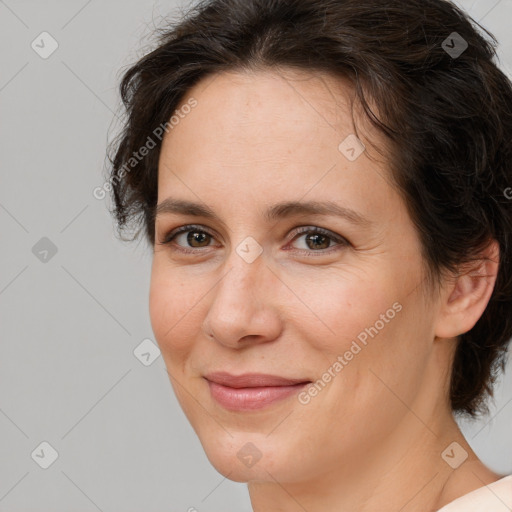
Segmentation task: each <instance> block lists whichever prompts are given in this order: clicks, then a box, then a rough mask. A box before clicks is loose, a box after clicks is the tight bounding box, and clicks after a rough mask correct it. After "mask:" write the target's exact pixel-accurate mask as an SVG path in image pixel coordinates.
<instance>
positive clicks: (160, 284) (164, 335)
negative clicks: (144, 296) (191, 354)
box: [149, 262, 204, 360]
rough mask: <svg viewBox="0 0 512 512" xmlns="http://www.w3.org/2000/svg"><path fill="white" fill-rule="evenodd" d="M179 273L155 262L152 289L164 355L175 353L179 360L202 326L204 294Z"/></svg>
mask: <svg viewBox="0 0 512 512" xmlns="http://www.w3.org/2000/svg"><path fill="white" fill-rule="evenodd" d="M178 274H179V273H177V272H174V271H173V272H171V271H169V270H168V271H164V270H163V269H161V266H160V265H158V264H157V263H156V262H154V263H153V268H152V272H151V281H150V289H149V315H150V320H151V326H152V328H153V333H154V335H155V338H156V341H157V342H158V344H159V346H160V350H161V351H162V353H163V355H164V358H165V357H166V356H167V354H169V353H172V354H173V359H175V360H179V359H180V357H181V356H183V355H185V354H186V353H187V352H188V351H189V350H190V347H191V344H192V340H193V339H194V337H195V336H196V332H197V330H198V328H199V326H200V325H201V324H200V320H199V319H198V318H197V311H198V308H197V306H198V304H197V302H198V300H199V299H200V297H201V295H202V294H198V293H196V292H195V291H194V289H193V288H191V286H190V285H188V284H187V283H186V282H185V281H184V280H182V279H180V278H179V275H178ZM203 293H204V291H203Z"/></svg>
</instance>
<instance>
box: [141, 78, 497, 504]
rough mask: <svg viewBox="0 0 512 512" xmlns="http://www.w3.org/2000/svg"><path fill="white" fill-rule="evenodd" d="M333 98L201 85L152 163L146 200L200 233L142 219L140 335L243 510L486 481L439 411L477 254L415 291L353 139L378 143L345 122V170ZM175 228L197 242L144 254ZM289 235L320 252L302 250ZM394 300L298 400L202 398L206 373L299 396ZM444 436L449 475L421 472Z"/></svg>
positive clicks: (396, 233)
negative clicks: (146, 258) (145, 268)
mask: <svg viewBox="0 0 512 512" xmlns="http://www.w3.org/2000/svg"><path fill="white" fill-rule="evenodd" d="M351 92H352V90H351V88H350V85H349V84H348V83H345V82H344V81H343V80H342V79H339V78H334V77H329V76H321V75H319V74H318V73H315V74H314V75H312V74H308V73H306V72H299V71H292V70H290V69H287V70H285V69H281V70H277V69H274V70H257V71H250V72H249V71H240V72H225V73H222V74H217V75H214V76H213V77H208V78H207V79H203V80H202V81H200V82H199V83H198V84H197V85H196V86H195V87H194V88H193V89H191V90H190V91H189V92H188V94H187V95H186V98H185V99H184V100H183V104H184V103H185V102H186V101H187V100H188V99H189V98H190V97H193V98H195V99H196V100H197V106H196V107H195V108H193V109H192V111H191V112H190V113H189V114H188V115H186V116H185V117H184V118H183V119H181V120H180V122H179V124H177V125H176V126H174V128H173V129H172V130H170V131H169V133H168V134H167V135H166V137H165V138H164V141H163V146H162V150H161V154H160V162H159V175H158V203H161V202H162V201H163V200H164V199H166V198H169V197H172V198H175V199H186V200H189V201H194V202H197V203H200V204H202V205H203V206H204V205H207V206H208V207H209V208H210V209H211V210H213V211H214V212H215V213H216V214H217V216H218V217H219V219H220V220H219V221H218V220H212V219H209V218H206V217H196V216H191V215H189V214H177V213H163V214H161V215H159V216H158V217H157V220H156V243H155V246H154V255H153V266H152V273H151V284H150V317H151V323H152V327H153V331H154V334H155V337H156V340H157V342H158V343H159V346H160V348H161V351H162V356H163V358H164V361H165V364H166V366H167V370H168V373H169V376H170V380H171V383H172V385H173V389H174V391H175V393H176V396H177V398H178V400H179V402H180V404H181V407H182V408H183V411H184V412H185V414H186V416H187V418H188V420H189V421H190V423H191V425H192V427H193V428H194V430H195V432H196V433H197V435H198V437H199V439H200V441H201V443H202V446H203V448H204V450H205V453H206V455H207V457H208V459H209V460H210V462H211V463H212V465H213V466H214V467H215V468H216V469H217V470H218V471H219V472H220V473H221V474H223V475H225V476H226V477H228V478H229V479H231V480H234V481H237V482H248V488H249V493H250V498H251V503H252V506H253V509H254V511H256V512H263V511H266V512H268V511H270V510H272V511H283V512H284V511H286V512H288V511H289V512H292V511H299V510H304V509H305V510H307V511H309V512H314V511H320V510H322V511H323V512H325V511H335V510H336V511H339V510H350V511H351V512H354V511H355V512H359V511H361V512H362V511H375V510H380V511H382V512H385V511H398V510H400V511H401V512H412V511H418V512H419V511H421V512H425V511H428V510H437V509H438V508H440V507H441V506H443V505H445V504H446V503H448V502H450V501H452V500H454V499H455V498H457V497H459V496H461V495H463V494H465V493H467V492H469V491H471V490H474V489H476V488H478V487H481V486H482V485H484V484H488V483H491V482H493V481H495V480H497V479H499V478H500V477H501V476H500V475H497V474H495V473H493V472H492V471H490V470H489V469H488V468H486V467H485V466H484V465H483V464H482V463H481V462H480V461H479V460H478V458H477V457H476V455H475V454H474V452H473V451H472V450H471V448H470V447H469V445H468V444H467V442H466V441H465V439H464V437H463V436H462V434H461V432H460V430H459V429H458V427H457V424H456V423H455V421H454V419H453V415H452V412H451V410H450V405H449V399H448V384H449V374H450V368H451V363H452V359H453V354H454V348H455V342H456V338H455V337H456V336H457V335H458V334H460V333H463V332H466V331H467V330H469V329H470V328H471V327H472V326H473V325H474V324H475V322H476V321H477V319H478V318H479V316H480V315H481V314H482V312H483V311H484V309H485V306H486V304H487V302H488V300H489V297H490V294H491V292H492V288H493V286H494V281H495V276H496V270H497V264H496V261H497V253H496V251H497V249H496V244H492V245H491V246H490V249H489V252H488V253H486V254H485V256H489V257H490V258H491V259H490V260H489V261H482V262H481V263H480V265H478V264H476V266H475V267H474V268H472V269H469V270H468V271H467V272H465V273H462V274H461V275H460V276H459V277H458V278H457V279H446V280H445V281H444V282H443V284H442V286H441V287H440V288H439V290H437V291H436V290H434V289H432V288H431V287H429V285H428V282H427V281H426V279H425V272H424V263H423V261H422V259H421V254H420V242H419V238H418V235H417V233H416V231H415V228H414V226H413V224H412V222H411V219H410V217H409V215H408V213H407V209H406V207H405V204H404V202H403V201H402V199H401V197H400V196H399V194H398V192H397V190H396V189H395V188H394V187H393V186H392V184H391V181H390V174H389V169H388V168H387V165H386V162H385V161H384V160H383V159H382V158H381V159H380V160H379V159H378V158H377V156H378V155H377V153H375V152H373V153H371V151H372V148H371V142H373V143H378V144H381V145H382V147H384V141H383V140H382V139H381V138H380V135H379V133H377V132H376V131H375V130H373V129H372V128H371V127H370V126H369V125H368V123H366V122H365V119H364V118H363V117H362V116H359V115H358V111H357V109H356V111H355V113H354V116H355V121H356V126H357V128H358V134H359V139H360V140H361V141H362V142H363V143H364V144H365V146H366V151H365V152H363V153H362V154H361V155H360V156H359V157H358V158H357V159H356V160H355V161H349V160H348V159H347V158H346V157H345V156H344V155H343V154H342V153H341V152H340V151H339V150H338V146H339V144H340V142H342V141H343V140H344V139H345V138H346V137H347V136H348V135H349V134H353V133H355V130H354V126H353V124H352V118H351V115H350V111H349V107H348V97H349V95H350V94H351ZM370 141H371V142H370ZM370 156H372V158H370ZM288 200H289V201H294V200H299V201H306V200H308V201H310V200H311V201H313V200H314V201H328V200H329V201H333V202H336V203H337V204H338V205H340V206H343V207H345V208H350V209H352V210H355V211H356V212H357V213H358V214H360V215H362V216H364V217H365V218H366V219H367V220H368V221H369V223H368V225H365V226H361V225H356V224H354V223H352V222H351V221H350V220H347V219H346V218H341V217H335V216H331V215H327V216H324V215H316V216H314V215H311V214H307V215H298V216H293V217H289V218H282V219H277V220H274V221H272V222H269V221H267V220H265V218H264V217H263V215H262V212H263V211H264V210H266V208H268V207H269V206H271V205H273V204H275V203H279V202H282V201H288ZM187 224H195V225H199V226H198V228H197V229H199V228H202V229H205V230H207V231H208V232H209V233H211V234H212V236H208V235H206V238H205V239H201V238H199V239H198V241H196V242H194V240H192V244H193V245H190V243H189V242H187V233H184V234H183V233H182V234H181V235H178V237H177V238H175V239H174V241H172V242H170V243H168V244H161V243H160V242H162V241H163V240H164V238H165V237H166V235H168V234H169V233H171V231H172V230H175V229H176V228H178V227H180V226H184V225H187ZM300 226H307V227H311V229H312V230H313V229H314V228H318V227H320V228H323V229H325V230H328V231H330V232H332V235H333V238H327V239H321V240H320V248H317V246H315V244H314V240H313V242H312V243H311V242H310V244H309V245H308V243H307V237H308V235H307V234H304V233H297V228H298V227H300ZM197 229H196V230H195V231H197ZM191 231H194V229H193V228H192V229H191ZM249 236H250V237H252V238H254V239H255V240H256V241H257V242H258V244H259V245H260V246H261V248H262V250H263V252H262V253H261V254H260V255H259V256H258V257H257V258H256V259H255V260H254V261H253V262H252V263H248V262H247V261H245V260H244V259H243V258H242V257H241V256H240V255H239V254H238V253H237V251H236V249H237V246H238V245H239V244H241V243H242V242H243V241H244V240H245V239H246V237H249ZM336 236H340V237H344V238H345V239H346V240H348V242H349V243H348V244H344V245H343V244H339V245H338V243H337V241H336V238H335V237H336ZM322 243H323V244H325V245H322ZM329 244H330V245H329ZM180 248H185V249H189V250H192V251H195V252H193V253H192V254H187V253H183V252H180V250H179V249H180ZM250 250H251V251H252V250H253V249H250ZM308 254H309V256H308ZM484 276H485V277H484ZM397 303H398V304H399V305H400V306H401V310H400V311H399V312H397V313H396V315H394V318H393V319H391V320H389V321H388V322H386V323H385V325H384V327H383V328H381V329H380V330H379V331H378V334H377V335H375V336H374V337H373V338H369V339H368V342H367V345H362V344H361V343H359V345H361V346H362V349H361V350H360V351H359V352H358V353H357V354H356V355H354V357H353V358H352V359H351V360H350V361H347V364H346V365H344V366H343V369H342V370H341V371H339V372H337V373H336V372H334V373H335V377H333V378H332V379H331V381H330V382H329V383H328V384H327V385H326V386H325V387H324V388H323V389H322V390H321V391H320V392H319V393H318V394H317V395H316V396H314V397H313V398H311V400H310V401H309V403H307V404H302V403H300V402H299V400H298V399H297V397H296V396H293V397H290V398H287V399H286V400H282V401H279V402H275V403H273V404H272V405H271V406H269V407H267V408H265V409H262V410H257V411H250V412H240V411H237V412H232V411H228V410H226V409H224V408H223V407H221V406H220V405H219V404H218V403H217V402H215V401H214V400H213V399H212V397H211V396H210V392H209V387H208V385H207V382H206V381H205V380H204V378H203V376H204V375H205V374H206V373H208V372H213V371H221V370H222V371H227V372H230V373H232V374H235V375H240V374H242V373H249V372H257V373H268V374H273V375H280V376H284V377H288V378H303V379H306V380H311V381H317V380H318V379H321V378H322V375H323V374H324V373H325V372H327V371H328V369H329V368H332V367H333V363H334V362H335V361H336V360H337V357H338V356H339V355H343V354H345V352H346V351H347V350H349V349H350V347H351V345H352V342H353V340H355V339H357V336H358V334H360V333H361V332H362V331H364V330H365V328H368V327H370V326H374V325H375V323H376V321H377V320H379V319H380V318H382V317H381V315H383V314H386V311H388V310H389V309H390V308H392V307H393V304H395V305H396V304H397ZM331 373H333V372H332V370H331ZM454 441H455V442H457V443H459V445H461V447H462V448H463V449H465V450H466V452H467V453H468V458H467V459H466V460H465V462H463V463H462V464H461V465H460V466H459V467H458V468H457V469H453V468H452V467H450V466H449V465H448V464H447V463H446V462H445V460H443V458H442V457H441V453H442V452H443V451H444V450H445V449H446V448H447V447H448V446H449V445H450V444H451V443H452V442H454ZM248 442H250V443H252V444H253V445H254V446H255V447H256V449H257V451H258V452H259V453H261V459H260V460H259V461H258V462H257V463H256V464H254V465H253V466H252V467H248V466H247V465H246V464H244V463H242V461H241V460H240V459H239V458H238V457H237V452H238V451H239V450H240V449H241V448H242V447H243V446H244V445H246V443H248ZM256 449H254V448H251V450H253V451H254V452H255V451H256Z"/></svg>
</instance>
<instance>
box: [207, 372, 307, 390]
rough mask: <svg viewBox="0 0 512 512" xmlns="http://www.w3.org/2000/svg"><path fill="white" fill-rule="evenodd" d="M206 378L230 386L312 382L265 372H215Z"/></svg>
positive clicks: (282, 384) (285, 384) (245, 386)
mask: <svg viewBox="0 0 512 512" xmlns="http://www.w3.org/2000/svg"><path fill="white" fill-rule="evenodd" d="M205 378H206V379H207V380H209V381H210V382H215V383H217V384H221V385H222V386H227V387H230V388H256V387H277V386H294V385H295V384H302V383H306V382H311V381H309V380H307V379H287V378H284V377H278V376H276V375H267V374H263V373H246V374H244V375H238V376H236V375H231V374H229V373H226V372H215V373H210V374H208V375H206V376H205Z"/></svg>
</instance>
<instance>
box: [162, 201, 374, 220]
mask: <svg viewBox="0 0 512 512" xmlns="http://www.w3.org/2000/svg"><path fill="white" fill-rule="evenodd" d="M165 213H175V214H181V215H191V216H194V217H206V218H208V219H212V220H215V221H217V222H219V223H221V224H224V223H223V222H222V220H221V219H220V218H219V217H218V215H217V214H216V213H215V212H213V211H212V210H211V209H210V208H208V207H207V206H206V205H202V204H199V203H194V202H192V201H187V200H183V199H173V198H171V197H168V198H167V199H164V200H163V201H162V202H160V203H159V204H158V205H157V206H156V207H155V210H154V218H156V217H158V216H159V215H162V214H165ZM299 215H324V216H328V215H332V216H335V217H342V218H344V219H346V220H348V221H349V222H351V223H352V224H355V225H357V226H360V227H365V228H368V227H371V226H372V224H373V222H372V221H370V220H369V219H367V218H366V217H364V216H363V215H361V214H360V213H358V212H356V211H355V210H352V209H350V208H346V207H344V206H341V205H339V204H337V203H335V202H333V201H322V202H320V201H305V202H304V201H287V202H283V203H277V204H274V205H272V206H270V207H269V208H268V209H267V210H266V211H265V213H264V218H265V220H266V221H267V222H269V223H271V222H274V221H276V220H278V219H283V218H287V217H293V216H299Z"/></svg>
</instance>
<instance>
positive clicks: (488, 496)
mask: <svg viewBox="0 0 512 512" xmlns="http://www.w3.org/2000/svg"><path fill="white" fill-rule="evenodd" d="M482 510H485V511H486V512H510V511H511V510H512V475H508V476H505V477H504V478H501V479H500V480H497V481H496V482H492V483H491V484H489V485H484V486H483V487H480V488H478V489H475V490H474V491H471V492H470V493H468V494H465V495H464V496H461V497H460V498H457V499H456V500H454V501H452V502H451V503H448V504H447V505H445V506H444V507H442V508H440V509H439V510H438V511H437V512H481V511H482Z"/></svg>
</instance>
